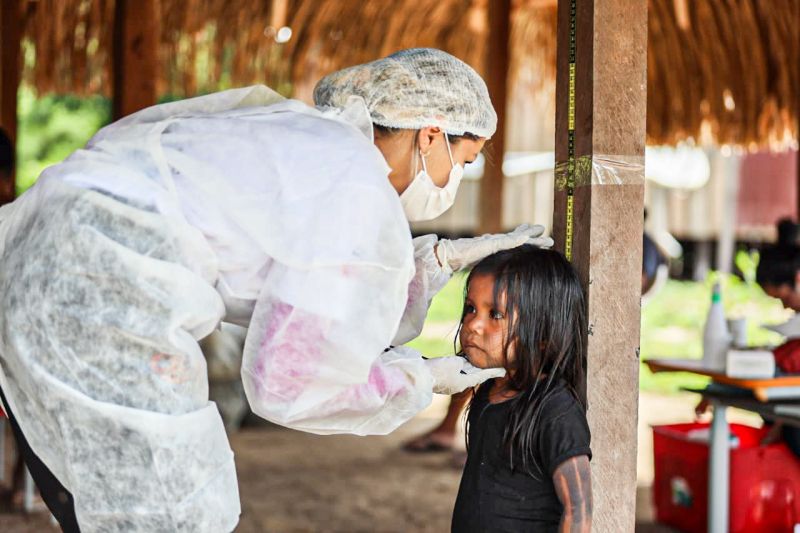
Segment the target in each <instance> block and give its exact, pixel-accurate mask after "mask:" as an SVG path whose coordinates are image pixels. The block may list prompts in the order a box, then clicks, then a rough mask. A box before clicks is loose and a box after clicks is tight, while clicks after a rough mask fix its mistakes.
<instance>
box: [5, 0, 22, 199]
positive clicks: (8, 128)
mask: <svg viewBox="0 0 800 533" xmlns="http://www.w3.org/2000/svg"><path fill="white" fill-rule="evenodd" d="M21 8H22V6H21V0H0V127H2V128H3V130H5V132H6V134H7V135H8V136H9V137H10V138H11V142H12V143H13V145H14V147H16V145H17V91H18V90H19V79H20V73H21V70H22V56H21V54H20V39H21V36H22V35H21V34H22V11H21ZM15 188H16V185H15V172H12V173H11V175H9V176H0V204H6V203H8V202H11V201H13V200H14V196H15Z"/></svg>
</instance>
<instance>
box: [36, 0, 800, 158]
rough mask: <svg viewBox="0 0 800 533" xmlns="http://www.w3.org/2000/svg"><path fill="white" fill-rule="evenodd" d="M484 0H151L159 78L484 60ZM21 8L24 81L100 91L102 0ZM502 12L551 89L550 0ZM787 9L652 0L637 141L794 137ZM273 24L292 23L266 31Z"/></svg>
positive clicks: (212, 79) (302, 74)
mask: <svg viewBox="0 0 800 533" xmlns="http://www.w3.org/2000/svg"><path fill="white" fill-rule="evenodd" d="M488 1H490V0H414V1H413V2H412V1H407V2H403V1H401V0H395V1H385V0H336V1H332V0H273V1H270V0H262V1H254V0H160V10H161V13H162V17H161V28H160V32H161V60H162V69H161V72H162V76H161V77H160V79H159V80H158V83H159V87H160V89H161V92H162V93H169V94H173V95H179V96H182V95H191V94H195V93H198V92H207V91H211V90H215V89H218V88H224V87H229V86H239V85H245V84H251V83H267V84H268V85H271V86H273V87H276V88H278V89H279V90H281V91H282V92H284V93H289V92H294V94H295V95H296V96H299V97H305V98H307V97H308V94H309V92H310V89H311V88H312V87H313V84H314V83H315V82H316V80H317V79H319V77H320V76H322V75H324V74H326V73H327V72H330V71H331V70H334V69H337V68H340V67H342V66H347V65H352V64H356V63H360V62H363V61H368V60H371V59H374V58H377V57H381V56H384V55H386V54H388V53H391V52H393V51H395V50H398V49H401V48H407V47H411V46H436V47H439V48H442V49H444V50H447V51H449V52H451V53H453V54H455V55H457V56H459V57H461V58H462V59H464V60H465V61H467V62H468V63H470V64H472V65H473V66H474V67H476V68H477V69H478V70H479V71H482V70H484V68H483V67H484V56H485V53H486V45H487V37H488V27H487V2H488ZM24 12H25V20H24V21H23V23H24V35H25V43H26V44H25V45H24V46H25V50H26V65H27V67H26V69H25V72H24V81H25V82H27V83H30V84H32V85H33V86H35V87H36V88H37V89H38V90H39V91H45V92H49V91H55V92H73V93H78V94H96V93H104V94H109V93H110V79H111V76H110V58H111V53H110V50H111V49H110V45H111V41H112V38H113V36H112V33H111V32H112V28H113V23H112V22H113V15H114V2H113V0H27V3H26V9H25V10H24ZM512 17H513V19H512V38H511V40H512V43H511V47H512V48H511V50H512V57H511V65H512V83H516V84H518V88H521V89H523V90H525V91H529V92H531V93H532V94H533V93H536V92H538V91H549V92H552V86H553V85H552V84H553V83H554V81H553V80H554V77H555V25H556V2H555V0H516V1H515V2H514V6H513V13H512ZM799 21H800V0H769V1H760V0H703V1H693V0H650V17H649V52H648V117H647V119H648V120H647V122H648V124H647V133H648V137H649V141H650V142H651V143H657V144H672V143H676V142H679V141H682V140H686V139H695V140H696V141H698V142H705V141H716V142H718V143H720V144H727V143H731V144H738V145H742V146H745V147H752V146H754V145H772V146H775V145H780V144H782V145H784V146H785V145H787V144H789V143H790V142H791V141H792V140H794V142H796V139H797V132H798V119H797V116H798V100H799V99H798V94H800V68H799V67H798V66H799V65H800V28H799V27H798V26H800V22H799ZM283 26H287V27H289V28H291V30H292V32H293V34H292V35H291V38H290V39H289V40H288V41H286V42H278V40H279V39H276V37H278V33H277V32H278V30H279V29H280V28H281V27H283ZM280 37H283V38H285V35H284V34H281V35H280ZM519 84H522V87H519Z"/></svg>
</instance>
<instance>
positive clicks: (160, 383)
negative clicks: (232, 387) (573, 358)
mask: <svg viewBox="0 0 800 533" xmlns="http://www.w3.org/2000/svg"><path fill="white" fill-rule="evenodd" d="M356 104H357V102H356ZM362 105H363V104H362ZM358 114H359V113H358V112H357V110H356V112H355V113H353V112H352V110H351V112H349V113H342V114H341V115H339V116H336V113H330V112H329V113H322V112H320V111H318V110H316V109H313V108H309V107H307V106H305V105H304V104H302V103H300V102H297V101H291V100H284V99H282V98H281V97H280V96H279V95H277V94H276V93H274V92H272V91H271V90H269V89H267V88H266V87H263V86H256V87H250V88H246V89H237V90H231V91H226V92H223V93H217V94H213V95H209V96H204V97H199V98H195V99H191V100H186V101H182V102H177V103H171V104H165V105H160V106H155V107H153V108H149V109H146V110H143V111H141V112H139V113H136V114H134V115H131V116H129V117H127V118H125V119H123V120H121V121H118V122H116V123H114V124H111V125H110V126H108V127H106V128H104V129H102V130H101V131H100V132H98V133H97V135H95V136H94V137H93V138H92V140H91V141H90V142H89V143H88V145H87V147H86V149H84V150H79V151H77V152H75V153H74V154H73V155H72V156H70V157H69V158H68V159H66V160H65V161H64V162H63V163H61V164H58V165H55V166H53V167H50V168H49V169H47V170H46V171H45V172H44V173H43V174H42V176H41V178H40V179H39V181H38V182H37V184H36V185H35V186H34V187H33V188H32V189H31V190H30V191H28V192H27V193H26V194H24V195H23V196H22V197H20V198H19V199H18V200H17V201H15V202H14V203H12V204H10V205H8V206H5V207H3V208H2V209H0V251H1V255H0V261H1V264H0V298H1V299H2V301H0V334H1V336H0V386H2V389H3V390H4V391H5V393H6V396H7V399H8V402H9V404H10V407H11V409H12V411H13V412H14V413H15V414H16V416H17V418H18V420H19V425H20V427H21V429H22V431H23V433H24V434H25V436H26V438H27V439H28V441H29V443H30V446H31V448H32V449H33V451H34V452H35V453H36V454H37V455H39V456H40V458H41V459H42V460H43V461H44V463H45V464H46V465H47V466H48V467H49V468H50V469H51V470H52V471H53V473H54V474H55V475H56V477H57V478H58V479H59V480H60V481H61V482H62V483H63V484H64V486H65V487H66V488H67V489H68V490H70V491H71V492H72V494H73V496H74V500H75V508H76V514H77V517H78V521H79V524H80V525H81V528H82V530H83V531H122V530H124V531H148V532H152V531H192V532H195V531H224V530H231V529H233V527H234V526H235V525H236V523H237V521H238V514H239V501H238V492H237V486H236V477H235V470H234V465H233V456H232V453H231V451H230V448H229V446H228V443H227V440H226V436H225V433H224V430H223V425H222V422H221V420H220V417H219V414H218V412H217V409H216V407H215V406H214V405H213V404H212V403H210V402H208V388H207V379H206V368H205V362H204V360H203V357H202V354H201V352H200V349H199V347H198V344H197V341H198V340H199V339H201V338H202V337H204V336H205V335H207V334H208V333H209V332H211V331H212V330H213V329H214V328H215V327H216V326H217V324H218V323H219V321H220V320H221V319H224V320H226V321H231V322H234V323H239V324H241V325H244V326H248V327H249V331H248V336H247V340H246V344H245V354H244V364H243V369H242V378H243V381H244V384H245V389H246V392H247V395H248V400H249V402H250V404H251V407H252V408H253V410H254V411H255V412H256V413H258V414H259V415H261V416H263V417H264V418H267V419H269V420H272V421H274V422H277V423H279V424H282V425H285V426H288V427H293V428H297V429H301V430H305V431H310V432H315V433H320V434H328V433H344V432H347V433H356V434H379V433H388V432H390V431H392V430H393V429H395V428H396V427H397V426H399V425H400V424H402V423H403V422H404V421H406V420H408V419H409V418H410V417H411V416H413V415H414V414H416V413H417V412H419V411H420V410H421V409H423V408H424V407H425V406H427V405H428V404H429V403H430V400H431V396H432V393H431V390H432V378H431V375H430V373H429V371H428V370H427V369H426V367H425V365H424V364H423V360H422V359H421V358H420V356H419V354H418V353H416V352H414V351H413V350H410V349H408V348H405V347H402V346H398V345H400V344H402V343H404V342H406V341H408V340H410V339H412V338H414V337H415V336H417V335H418V334H419V332H420V330H421V328H422V323H423V321H424V318H425V315H426V312H427V308H428V305H429V302H430V299H431V298H432V296H433V294H435V293H436V292H437V291H438V290H439V289H441V287H442V286H444V284H445V283H446V282H447V280H448V279H449V277H450V275H451V273H452V272H450V271H449V270H448V269H447V268H446V267H445V268H444V269H443V268H442V267H440V266H439V264H438V262H437V260H436V257H435V255H434V253H433V247H434V245H435V244H436V238H435V236H426V237H420V238H417V239H414V240H413V241H412V239H411V237H410V232H409V227H408V223H407V221H406V219H405V217H404V214H403V211H402V208H401V205H400V201H399V198H398V195H397V193H396V192H395V190H394V189H393V188H392V187H391V186H390V184H389V182H388V179H387V173H388V171H389V169H388V168H387V166H386V163H385V161H384V159H383V157H382V156H381V154H380V152H379V151H378V150H377V148H376V147H375V146H374V144H373V143H372V142H371V139H369V138H367V137H366V136H365V135H364V133H363V132H362V131H359V129H358V127H355V126H354V125H353V124H352V123H351V120H352V116H356V115H358ZM348 115H349V116H350V118H347V119H345V117H347V116H348ZM215 289H216V290H215ZM390 346H397V347H394V348H391V349H388V350H387V348H389V347H390ZM267 453H268V450H267Z"/></svg>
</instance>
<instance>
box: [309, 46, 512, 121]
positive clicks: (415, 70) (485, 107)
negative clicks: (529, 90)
mask: <svg viewBox="0 0 800 533" xmlns="http://www.w3.org/2000/svg"><path fill="white" fill-rule="evenodd" d="M351 96H358V97H361V98H363V99H364V102H365V103H366V105H367V109H369V113H370V115H371V117H372V122H373V123H375V124H378V125H379V126H384V127H387V128H402V129H421V128H425V127H428V126H438V127H440V128H442V129H443V130H444V131H446V132H447V133H448V134H450V135H463V134H464V133H472V134H475V135H478V136H480V137H491V136H492V135H493V134H494V132H495V130H496V129H497V114H496V113H495V111H494V107H493V106H492V102H491V100H490V99H489V91H488V89H487V88H486V83H484V81H483V80H482V79H481V77H480V76H479V75H478V73H477V72H475V70H474V69H473V68H472V67H470V66H469V65H467V64H466V63H464V62H463V61H461V60H460V59H458V58H456V57H453V56H451V55H450V54H448V53H447V52H442V51H441V50H437V49H435V48H411V49H408V50H401V51H399V52H395V53H394V54H392V55H390V56H388V57H385V58H383V59H378V60H377V61H372V62H370V63H364V64H363V65H356V66H354V67H350V68H346V69H343V70H339V71H336V72H333V73H331V74H329V75H327V76H325V77H324V78H322V79H321V80H320V81H319V83H317V86H316V87H315V88H314V103H315V104H316V105H317V106H320V107H335V108H342V107H345V105H346V104H347V100H348V98H350V97H351Z"/></svg>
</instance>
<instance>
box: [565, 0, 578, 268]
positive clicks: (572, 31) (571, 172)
mask: <svg viewBox="0 0 800 533" xmlns="http://www.w3.org/2000/svg"><path fill="white" fill-rule="evenodd" d="M577 4H578V2H577V0H570V1H569V91H568V92H569V105H568V108H567V109H568V111H567V117H568V127H567V184H566V185H567V225H566V231H565V242H564V255H565V256H566V257H567V260H568V261H572V239H573V235H574V232H575V182H576V180H575V175H576V173H577V168H576V166H577V165H576V164H575V50H576V45H577V42H576V40H577V33H578V31H577V23H576V19H577V10H578V6H577Z"/></svg>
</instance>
